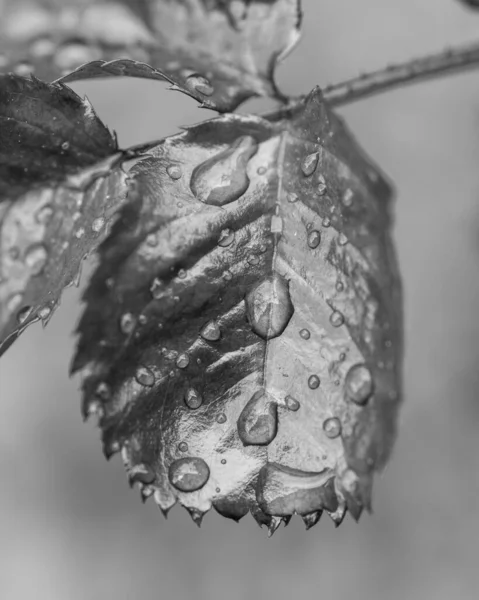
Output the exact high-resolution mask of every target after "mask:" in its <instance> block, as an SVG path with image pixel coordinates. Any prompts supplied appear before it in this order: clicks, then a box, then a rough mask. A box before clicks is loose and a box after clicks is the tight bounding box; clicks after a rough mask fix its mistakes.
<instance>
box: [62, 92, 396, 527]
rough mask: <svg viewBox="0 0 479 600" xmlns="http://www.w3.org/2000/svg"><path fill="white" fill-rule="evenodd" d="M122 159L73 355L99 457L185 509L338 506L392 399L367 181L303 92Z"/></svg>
mask: <svg viewBox="0 0 479 600" xmlns="http://www.w3.org/2000/svg"><path fill="white" fill-rule="evenodd" d="M134 173H135V179H134V186H133V187H132V190H131V192H130V195H129V202H128V204H127V206H126V207H125V208H124V209H123V211H122V216H121V218H120V219H119V220H118V221H117V223H116V224H115V226H114V228H113V231H112V235H111V236H110V237H109V239H108V240H106V241H105V242H104V243H103V245H102V247H101V249H100V258H101V262H100V266H99V267H98V270H97V271H96V273H95V274H94V276H93V279H92V281H91V284H90V286H89V288H88V290H87V292H86V295H85V300H86V302H87V307H86V311H85V313H84V315H83V317H82V319H81V322H80V325H79V333H80V338H79V344H78V351H77V355H76V357H75V359H74V362H73V370H74V371H82V372H83V375H84V376H85V379H84V384H83V390H84V398H83V412H84V415H85V416H88V415H90V414H96V415H97V416H98V417H100V421H99V422H100V426H101V429H102V435H103V444H104V452H105V454H106V456H108V457H109V456H111V455H112V454H113V453H115V452H118V451H119V450H121V452H122V456H123V460H124V463H125V466H126V468H127V471H128V474H129V478H130V481H131V482H138V483H139V485H140V488H141V492H142V496H143V497H144V498H146V497H148V496H150V495H154V497H155V500H156V502H157V503H158V504H159V506H160V508H161V509H162V510H163V511H164V512H167V511H168V510H169V509H170V508H171V507H172V506H173V505H174V504H175V503H176V502H177V501H179V502H180V503H181V504H182V505H183V506H185V507H186V508H187V509H188V511H189V512H190V514H191V516H192V517H193V519H194V520H195V522H197V523H200V522H201V518H202V516H203V514H204V513H205V512H206V511H208V510H209V509H210V508H211V507H212V506H213V507H215V508H216V510H217V511H218V512H220V513H221V514H223V515H225V516H227V517H230V518H233V519H239V518H241V517H242V516H243V515H245V514H246V513H247V512H248V511H250V512H251V513H252V514H253V516H254V517H255V518H256V520H257V521H258V522H259V523H260V524H266V525H268V527H269V528H270V533H273V532H274V530H275V529H276V528H277V527H278V526H279V524H280V523H281V521H284V522H285V523H287V522H288V520H289V518H290V517H291V515H292V514H294V513H298V514H300V515H302V517H303V519H304V521H305V525H306V527H307V528H309V527H312V526H313V525H314V524H315V523H317V521H318V520H319V517H320V515H321V512H322V511H324V510H326V511H327V512H328V513H329V515H330V516H331V517H332V518H333V520H334V521H335V522H336V523H338V524H339V523H340V522H341V521H342V519H343V518H344V515H345V512H346V510H349V511H350V513H351V514H352V516H353V517H354V518H356V519H358V518H359V516H360V514H361V511H362V510H363V508H364V507H366V508H369V507H370V501H371V486H372V477H373V472H374V471H375V470H377V469H379V468H381V467H382V466H383V465H384V463H385V461H386V460H387V458H388V456H389V453H390V450H391V447H392V444H393V441H394V434H395V421H396V414H397V408H398V405H399V400H400V375H401V358H402V340H401V327H402V323H401V319H402V317H401V291H400V283H399V278H398V272H397V266H396V260H395V255H394V251H393V248H392V244H391V239H390V226H391V219H390V195H391V190H390V188H389V186H388V184H387V182H386V181H385V180H384V178H383V176H382V175H381V174H380V173H379V172H378V171H377V169H376V167H375V166H374V165H373V164H372V163H371V162H370V161H369V159H368V158H367V157H366V156H365V155H364V153H363V152H362V151H361V149H360V148H359V147H358V146H357V145H356V143H355V141H354V139H353V138H352V136H351V134H350V133H349V132H348V131H347V129H346V128H345V126H344V125H343V123H342V121H341V120H340V119H339V118H338V117H337V116H336V115H335V114H333V113H332V112H331V111H330V110H329V109H328V108H327V106H326V105H325V104H324V103H323V101H322V99H321V95H320V92H319V90H314V91H313V92H312V93H311V95H310V96H309V97H308V98H307V99H306V100H305V102H304V104H302V105H300V106H299V107H297V108H296V109H295V110H294V112H293V113H291V114H286V113H278V115H276V116H270V117H268V118H260V117H246V116H238V115H227V116H223V117H220V118H217V119H214V120H211V121H208V122H205V123H202V124H201V125H198V126H195V127H192V128H189V129H188V130H186V131H185V132H184V133H182V134H180V135H178V136H175V137H171V138H168V139H166V140H164V141H163V142H162V143H160V144H159V145H158V146H157V147H156V148H154V149H153V150H152V151H151V156H150V157H148V158H146V159H144V160H143V161H142V162H140V163H139V164H138V165H137V166H136V167H135V169H134Z"/></svg>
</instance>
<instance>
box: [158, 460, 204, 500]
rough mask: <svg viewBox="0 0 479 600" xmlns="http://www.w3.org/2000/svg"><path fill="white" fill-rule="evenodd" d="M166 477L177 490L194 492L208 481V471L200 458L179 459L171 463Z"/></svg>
mask: <svg viewBox="0 0 479 600" xmlns="http://www.w3.org/2000/svg"><path fill="white" fill-rule="evenodd" d="M168 477H169V479H170V482H171V483H172V485H174V486H175V488H176V489H177V490H180V491H181V492H194V491H196V490H199V489H201V488H202V487H203V486H204V485H205V483H206V482H207V481H208V479H209V477H210V470H209V468H208V465H207V464H206V463H205V461H204V460H203V459H202V458H192V457H188V458H179V459H178V460H175V461H174V462H173V463H171V465H170V468H169V471H168Z"/></svg>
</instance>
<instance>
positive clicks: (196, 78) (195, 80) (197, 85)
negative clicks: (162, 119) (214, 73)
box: [185, 73, 215, 96]
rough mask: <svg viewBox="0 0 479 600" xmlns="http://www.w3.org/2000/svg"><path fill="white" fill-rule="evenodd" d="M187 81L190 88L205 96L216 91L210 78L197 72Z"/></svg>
mask: <svg viewBox="0 0 479 600" xmlns="http://www.w3.org/2000/svg"><path fill="white" fill-rule="evenodd" d="M185 83H186V85H187V86H188V87H189V88H190V90H192V91H193V92H198V93H200V94H203V96H212V95H213V93H214V91H215V90H214V88H213V87H212V86H211V84H210V82H209V81H208V79H206V77H203V76H202V75H198V74H197V73H194V74H193V75H190V76H189V77H188V78H187V79H186V82H185Z"/></svg>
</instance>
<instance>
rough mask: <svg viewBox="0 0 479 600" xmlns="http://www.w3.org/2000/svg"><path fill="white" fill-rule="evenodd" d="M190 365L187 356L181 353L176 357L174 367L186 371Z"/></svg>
mask: <svg viewBox="0 0 479 600" xmlns="http://www.w3.org/2000/svg"><path fill="white" fill-rule="evenodd" d="M189 364H190V357H189V356H188V354H186V353H183V354H180V355H179V356H178V358H177V359H176V366H177V367H178V368H179V369H186V367H187V366H188V365H189Z"/></svg>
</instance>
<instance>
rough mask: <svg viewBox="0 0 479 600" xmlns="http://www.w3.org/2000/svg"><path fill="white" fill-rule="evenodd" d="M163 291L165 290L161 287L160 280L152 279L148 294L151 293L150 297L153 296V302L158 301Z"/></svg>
mask: <svg viewBox="0 0 479 600" xmlns="http://www.w3.org/2000/svg"><path fill="white" fill-rule="evenodd" d="M164 290H165V286H164V285H163V282H162V281H161V279H158V277H155V279H153V283H152V284H151V287H150V292H151V295H152V296H153V298H154V299H155V300H158V299H159V298H161V296H162V294H163V292H164Z"/></svg>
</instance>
